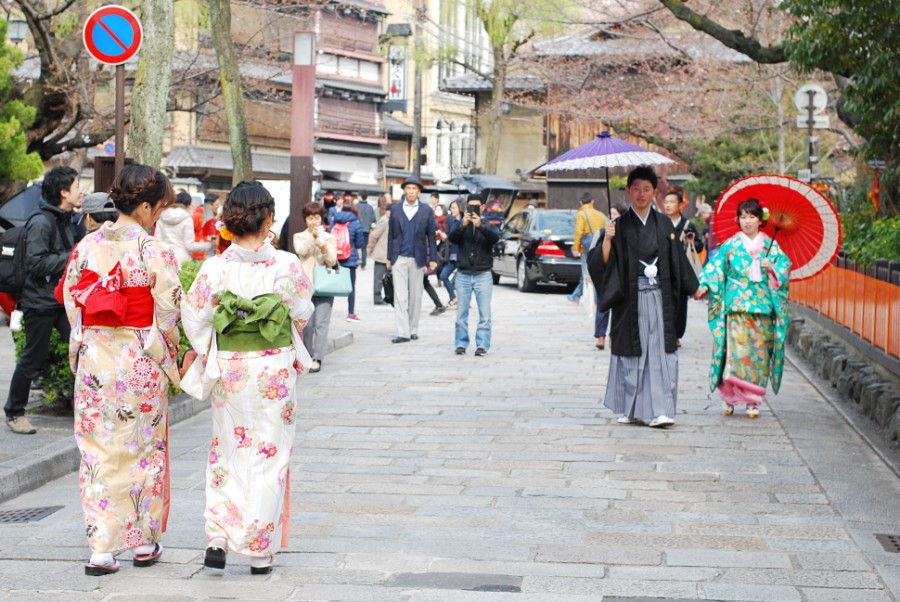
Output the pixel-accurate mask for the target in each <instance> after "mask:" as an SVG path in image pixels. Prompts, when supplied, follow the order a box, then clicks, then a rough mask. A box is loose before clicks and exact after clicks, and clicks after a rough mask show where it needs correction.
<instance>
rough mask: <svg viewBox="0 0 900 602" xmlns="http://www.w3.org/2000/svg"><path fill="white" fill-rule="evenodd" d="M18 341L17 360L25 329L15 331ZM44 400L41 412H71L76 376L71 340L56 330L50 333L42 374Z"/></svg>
mask: <svg viewBox="0 0 900 602" xmlns="http://www.w3.org/2000/svg"><path fill="white" fill-rule="evenodd" d="M13 340H15V342H16V361H18V360H19V356H21V354H22V350H23V349H24V348H25V329H24V328H22V330H20V331H19V332H16V333H13ZM39 378H40V381H41V389H42V390H43V392H44V401H43V402H42V403H41V404H40V405H39V407H38V408H37V413H39V414H51V415H54V416H62V415H65V414H71V412H72V399H73V397H74V388H75V387H74V386H75V378H74V377H73V376H72V370H71V369H69V342H68V341H63V340H62V338H61V337H60V336H59V333H58V332H57V331H56V330H54V331H53V333H52V334H51V335H50V351H49V353H48V354H47V361H46V362H45V363H44V369H43V370H41V375H40V377H39Z"/></svg>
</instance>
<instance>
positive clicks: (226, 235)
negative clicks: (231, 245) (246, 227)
mask: <svg viewBox="0 0 900 602" xmlns="http://www.w3.org/2000/svg"><path fill="white" fill-rule="evenodd" d="M216 230H218V231H219V237H220V238H221V239H222V240H234V232H232V231H231V230H229V229H228V228H226V227H225V222H221V221H219V222H216Z"/></svg>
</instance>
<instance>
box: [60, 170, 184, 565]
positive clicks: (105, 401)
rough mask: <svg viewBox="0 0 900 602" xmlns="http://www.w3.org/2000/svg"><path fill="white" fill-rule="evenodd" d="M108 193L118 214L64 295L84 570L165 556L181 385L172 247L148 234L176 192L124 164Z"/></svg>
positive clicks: (78, 263)
mask: <svg viewBox="0 0 900 602" xmlns="http://www.w3.org/2000/svg"><path fill="white" fill-rule="evenodd" d="M110 197H111V198H112V200H113V201H114V202H115V205H116V209H118V211H119V218H118V220H117V221H116V222H115V223H112V222H106V223H104V224H103V225H102V226H101V227H100V228H99V229H98V230H96V231H94V232H92V233H91V234H89V235H87V236H86V237H85V238H84V240H82V241H81V242H80V243H79V244H78V246H76V247H75V249H74V250H73V251H72V258H71V261H70V262H69V267H68V269H67V270H66V275H65V282H64V289H63V298H64V302H65V306H66V312H67V313H68V316H69V321H70V322H71V323H72V336H71V340H70V345H69V358H70V362H71V365H72V372H73V373H74V374H75V402H74V405H75V441H76V443H77V444H78V449H79V451H80V452H81V467H80V470H79V484H80V488H81V502H82V506H83V507H84V515H85V527H86V532H87V538H88V545H89V546H90V548H91V552H92V554H91V559H90V562H88V564H87V565H86V566H85V573H86V574H88V575H105V574H109V573H114V572H116V571H117V570H119V564H118V562H117V561H116V559H115V558H114V557H113V554H114V553H115V552H118V551H120V550H125V549H131V551H132V553H133V554H134V566H138V567H142V566H149V565H151V564H153V563H154V562H156V561H157V560H158V559H159V557H160V555H161V554H162V546H161V545H160V543H159V542H160V539H161V538H162V534H163V532H164V531H165V530H166V519H167V516H168V509H169V448H168V437H167V435H168V396H169V383H173V384H175V385H176V386H177V385H178V384H179V374H178V366H177V358H178V341H179V335H178V320H179V317H180V316H179V305H180V302H181V283H180V282H179V281H178V265H177V263H176V262H175V256H174V255H173V254H172V252H171V251H169V250H168V249H166V248H164V247H163V246H162V245H160V243H159V242H158V241H157V240H156V239H154V238H153V237H152V236H150V235H149V234H147V229H148V228H151V227H152V226H153V224H154V223H155V222H156V220H157V219H158V218H159V215H160V214H161V213H162V211H163V209H164V208H165V207H166V206H168V205H170V204H172V202H173V201H174V199H175V197H174V194H173V192H172V186H171V184H170V183H169V180H168V179H167V178H166V177H165V176H164V175H163V174H162V173H160V172H159V171H156V170H154V169H152V168H150V167H147V166H146V165H129V166H128V167H126V168H125V169H123V170H122V172H121V173H120V174H119V177H118V178H116V181H115V183H114V184H113V188H112V192H111V194H110Z"/></svg>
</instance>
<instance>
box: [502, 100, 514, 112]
mask: <svg viewBox="0 0 900 602" xmlns="http://www.w3.org/2000/svg"><path fill="white" fill-rule="evenodd" d="M512 106H513V104H512V103H511V102H509V101H508V100H501V101H500V112H501V113H503V114H504V115H509V114H510V113H511V112H512Z"/></svg>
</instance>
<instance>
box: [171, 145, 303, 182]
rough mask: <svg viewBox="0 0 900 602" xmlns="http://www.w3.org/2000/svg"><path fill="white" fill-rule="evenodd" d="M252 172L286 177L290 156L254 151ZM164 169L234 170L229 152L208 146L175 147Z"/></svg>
mask: <svg viewBox="0 0 900 602" xmlns="http://www.w3.org/2000/svg"><path fill="white" fill-rule="evenodd" d="M252 155H253V172H254V173H255V174H259V175H262V174H266V175H280V176H288V175H290V173H291V157H290V155H287V154H285V155H280V154H275V153H265V152H259V151H254V152H253V153H252ZM163 167H166V168H171V167H174V168H178V169H185V168H189V169H193V170H198V169H203V170H215V171H226V172H230V171H232V170H233V169H234V163H233V162H232V160H231V150H230V149H228V148H216V147H208V146H176V147H175V148H173V149H172V152H170V153H169V156H168V157H167V158H166V160H165V162H164V163H163Z"/></svg>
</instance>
